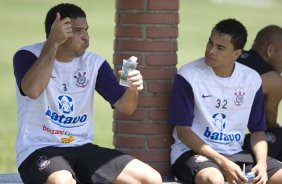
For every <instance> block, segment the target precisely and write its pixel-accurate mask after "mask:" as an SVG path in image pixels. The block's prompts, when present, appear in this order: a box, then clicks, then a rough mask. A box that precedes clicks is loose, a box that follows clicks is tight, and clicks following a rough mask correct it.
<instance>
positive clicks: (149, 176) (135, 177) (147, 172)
mask: <svg viewBox="0 0 282 184" xmlns="http://www.w3.org/2000/svg"><path fill="white" fill-rule="evenodd" d="M112 183H123V184H141V183H142V184H161V183H162V178H161V175H160V174H159V173H158V172H157V171H156V170H154V169H153V168H152V167H150V166H149V165H147V164H145V163H144V162H141V161H140V160H137V159H133V160H132V161H130V162H129V163H128V164H127V165H126V166H125V168H124V169H123V170H122V172H121V173H120V174H119V175H118V177H117V178H116V179H115V180H114V181H113V182H112Z"/></svg>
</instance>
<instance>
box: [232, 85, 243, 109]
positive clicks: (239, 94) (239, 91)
mask: <svg viewBox="0 0 282 184" xmlns="http://www.w3.org/2000/svg"><path fill="white" fill-rule="evenodd" d="M234 95H235V96H236V97H235V100H234V103H235V105H237V106H240V105H242V104H243V103H244V101H245V99H244V95H245V92H243V91H242V89H235V92H234Z"/></svg>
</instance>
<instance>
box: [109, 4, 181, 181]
mask: <svg viewBox="0 0 282 184" xmlns="http://www.w3.org/2000/svg"><path fill="white" fill-rule="evenodd" d="M178 9H179V0H116V19H115V21H116V27H115V41H114V59H113V60H114V65H115V66H114V68H115V70H119V69H120V68H121V64H122V59H124V58H129V57H130V56H132V55H134V56H137V57H138V66H137V67H138V70H140V71H141V73H142V75H143V79H144V90H143V91H142V92H141V93H140V97H139V104H138V108H137V110H136V112H135V113H133V114H132V115H130V116H126V115H122V114H120V113H118V112H117V111H114V124H113V131H114V146H115V148H117V149H119V150H122V151H125V152H127V153H129V154H131V155H133V156H135V157H137V158H138V159H140V160H142V161H144V162H146V163H148V164H150V165H151V166H152V167H154V168H155V169H157V170H158V171H159V172H160V173H161V174H162V175H163V176H170V175H171V170H170V159H169V154H170V145H171V143H172V138H171V127H169V125H168V124H167V118H168V105H169V102H170V95H171V88H172V82H173V78H174V75H175V73H176V64H177V54H176V51H177V37H178V23H179V15H178Z"/></svg>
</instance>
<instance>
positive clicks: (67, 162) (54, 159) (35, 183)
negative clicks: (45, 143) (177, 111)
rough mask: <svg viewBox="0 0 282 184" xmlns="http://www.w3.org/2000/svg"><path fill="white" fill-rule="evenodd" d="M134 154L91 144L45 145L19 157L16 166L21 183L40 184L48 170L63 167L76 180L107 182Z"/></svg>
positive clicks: (109, 181)
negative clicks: (21, 157) (69, 145)
mask: <svg viewBox="0 0 282 184" xmlns="http://www.w3.org/2000/svg"><path fill="white" fill-rule="evenodd" d="M133 159H134V157H132V156H130V155H127V154H125V153H122V152H120V151H118V150H115V149H109V148H103V147H99V146H97V145H94V144H85V145H83V146H79V147H45V148H41V149H38V150H36V151H35V152H33V153H32V154H31V155H29V156H28V157H27V159H25V160H24V161H23V163H22V164H21V165H20V166H19V168H18V170H19V173H20V175H21V178H22V180H23V182H24V183H25V184H41V183H42V184H43V183H45V182H46V180H47V178H48V176H50V174H52V173H54V172H56V171H60V170H67V171H69V172H70V173H72V175H73V178H74V179H75V180H77V182H78V183H81V184H83V183H111V182H112V181H113V180H114V179H116V178H117V176H118V175H119V174H120V173H121V171H122V170H123V169H124V167H125V166H126V165H127V164H128V163H129V162H130V161H132V160H133Z"/></svg>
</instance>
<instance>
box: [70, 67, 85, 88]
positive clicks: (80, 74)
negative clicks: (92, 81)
mask: <svg viewBox="0 0 282 184" xmlns="http://www.w3.org/2000/svg"><path fill="white" fill-rule="evenodd" d="M73 77H74V78H75V79H76V86H77V87H81V88H85V87H86V86H87V84H88V81H89V80H88V79H87V78H86V72H85V71H83V70H81V69H78V70H77V71H76V72H75V73H74V76H73Z"/></svg>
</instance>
